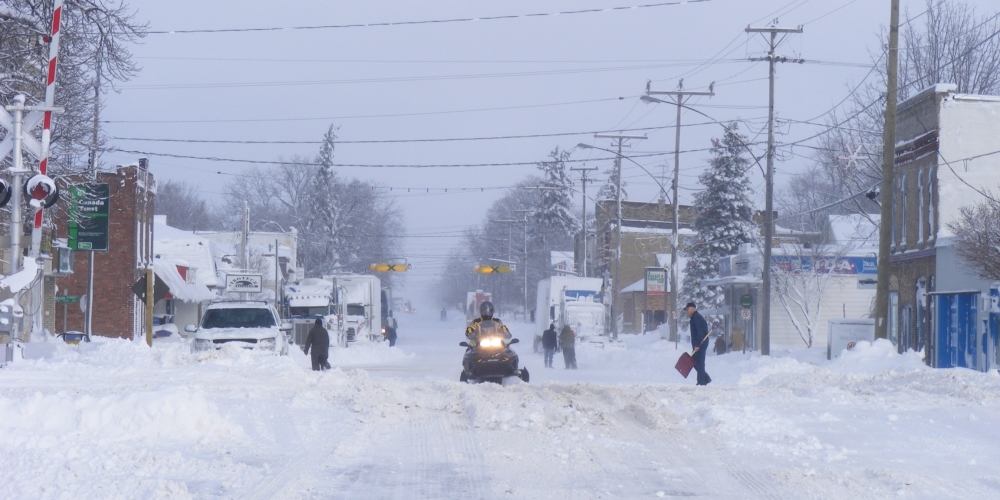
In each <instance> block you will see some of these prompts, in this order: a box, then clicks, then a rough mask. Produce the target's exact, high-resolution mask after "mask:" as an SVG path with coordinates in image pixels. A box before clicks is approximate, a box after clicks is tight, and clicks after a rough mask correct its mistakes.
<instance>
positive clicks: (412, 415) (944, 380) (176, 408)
mask: <svg viewBox="0 0 1000 500" xmlns="http://www.w3.org/2000/svg"><path fill="white" fill-rule="evenodd" d="M454 343H455V342H454V341H453V339H451V338H448V339H447V340H446V341H442V342H441V345H442V346H446V347H441V350H442V351H443V352H445V353H446V354H447V356H448V357H451V356H452V354H453V353H452V352H451V351H450V350H447V349H451V344H454ZM403 345H405V343H404V344H403ZM624 345H625V346H626V348H624V349H616V348H608V347H605V348H600V347H596V346H589V345H581V346H580V347H579V348H578V358H579V364H580V370H576V371H573V370H561V369H559V370H547V371H546V370H545V369H543V368H537V367H536V366H537V365H540V364H541V363H540V357H538V356H535V355H533V354H532V353H530V344H529V345H528V346H527V349H525V346H521V357H522V359H523V360H524V361H525V363H526V364H529V365H530V366H532V370H533V376H534V374H536V373H537V374H538V376H537V377H536V379H543V378H545V376H547V377H549V378H550V380H553V381H548V382H544V381H543V382H533V383H531V384H524V383H520V382H518V381H514V382H512V383H510V384H506V385H504V386H500V385H495V384H478V385H467V384H460V383H458V382H457V381H454V380H452V379H451V378H452V377H451V376H450V375H452V372H455V370H454V366H447V367H445V368H443V369H442V373H443V374H444V375H442V376H438V377H436V378H433V377H430V376H423V377H411V378H405V377H398V376H390V375H386V373H392V372H391V371H385V370H382V369H381V368H384V367H395V368H394V369H398V370H405V369H408V368H407V367H414V366H417V365H419V363H417V361H419V360H421V359H425V358H427V355H423V354H419V351H418V350H416V349H415V350H414V352H416V354H415V353H414V352H407V351H406V350H405V349H399V348H392V349H390V348H388V347H387V346H384V345H381V344H368V345H366V344H359V345H353V346H352V347H351V348H349V349H344V350H338V349H334V350H333V351H332V356H331V362H332V363H333V364H334V365H335V366H336V365H341V366H342V368H338V369H335V370H333V371H331V372H326V373H322V374H321V373H315V372H311V371H309V370H308V366H309V360H308V358H307V357H306V356H305V355H303V354H302V353H301V351H298V350H295V349H293V351H292V355H291V356H286V357H278V356H271V355H266V354H260V353H255V352H252V351H245V350H242V349H236V348H232V349H223V350H221V351H219V352H216V353H199V354H197V355H195V354H191V353H190V351H189V348H188V346H187V345H186V344H185V343H164V344H160V345H157V346H155V347H154V348H153V349H149V348H146V347H145V346H144V345H141V344H136V343H131V342H126V341H117V340H115V341H108V342H104V343H101V344H92V345H90V346H82V347H73V346H64V345H58V346H56V349H57V352H56V353H55V354H54V355H53V356H51V357H49V358H48V359H44V360H28V361H22V362H19V363H16V364H14V365H11V366H9V367H8V368H5V369H3V370H0V422H4V423H5V426H6V428H7V429H8V430H9V431H8V432H7V433H5V438H4V439H2V440H0V469H2V471H3V472H2V473H0V474H2V475H0V481H3V482H4V483H5V484H7V485H8V486H9V488H11V489H10V490H9V491H10V492H11V493H10V494H11V495H12V496H11V497H16V498H267V497H269V496H271V495H277V496H279V497H286V498H331V497H333V498H493V497H505V498H547V497H553V496H555V497H566V496H577V497H581V498H598V497H601V498H607V497H612V498H635V497H656V496H657V494H658V493H659V494H662V495H661V496H666V497H670V496H692V495H701V496H708V497H718V496H735V497H775V498H781V497H787V498H807V497H816V498H830V497H833V498H838V497H839V498H865V497H867V498H882V497H885V496H887V495H896V494H904V495H905V494H913V495H915V496H922V497H934V496H951V495H955V494H964V495H966V496H969V497H977V496H978V497H985V496H990V495H989V493H991V492H992V493H994V494H995V493H997V492H1000V479H998V477H1000V475H998V474H997V473H996V471H995V469H993V468H992V466H991V465H990V464H995V463H996V462H997V460H998V459H1000V452H998V451H997V446H996V444H997V443H998V442H1000V439H998V438H1000V436H998V433H1000V431H998V430H997V429H998V426H997V425H996V424H997V423H998V422H997V419H998V418H997V416H996V415H997V414H998V412H997V411H996V410H997V408H998V406H1000V401H998V394H1000V375H998V374H997V373H996V372H995V371H994V372H990V373H986V374H982V373H976V372H971V371H968V370H933V369H930V368H927V367H926V366H924V365H923V363H922V361H921V360H920V356H919V355H918V354H914V353H908V354H906V355H898V354H896V353H895V352H894V351H893V348H892V346H891V344H889V343H888V342H885V341H879V342H876V343H875V344H873V345H869V344H860V345H859V346H858V347H857V348H856V349H855V350H854V351H851V352H847V353H845V354H844V355H843V356H842V357H841V358H840V359H838V360H835V361H832V362H827V361H826V360H825V359H822V357H821V356H820V355H819V353H818V352H812V351H800V352H795V353H785V354H783V355H781V356H775V357H761V356H756V355H744V354H727V355H724V356H710V357H709V359H708V369H709V373H711V374H712V377H713V378H714V379H715V382H714V383H713V385H712V386H709V387H708V388H698V387H694V386H693V381H691V380H684V379H683V378H681V377H680V376H679V375H677V374H676V372H674V371H673V369H672V366H673V362H674V361H675V360H676V357H677V355H678V353H679V351H677V350H675V349H674V344H672V343H669V342H664V341H661V340H658V339H657V338H654V337H651V336H646V337H641V336H640V337H631V338H626V339H624ZM459 355H460V353H459ZM454 361H455V365H456V366H457V358H456V359H455V360H454ZM557 365H558V360H557ZM356 366H365V367H367V368H366V369H358V368H353V367H356ZM400 367H402V368H400ZM543 375H544V376H543ZM556 379H559V380H562V381H558V380H556ZM573 379H576V380H588V381H589V382H578V381H567V380H573ZM634 380H653V381H654V382H655V383H649V382H642V383H635V382H631V381H634ZM929 450H933V454H928V451H929Z"/></svg>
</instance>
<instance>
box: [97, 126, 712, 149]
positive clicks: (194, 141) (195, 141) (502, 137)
mask: <svg viewBox="0 0 1000 500" xmlns="http://www.w3.org/2000/svg"><path fill="white" fill-rule="evenodd" d="M715 124H716V122H700V123H691V124H683V125H681V126H682V127H695V126H703V125H715ZM675 126H676V125H674V124H671V125H663V126H655V127H641V128H626V129H620V130H622V131H649V130H663V129H669V128H674V127H675ZM614 130H619V129H614ZM601 132H606V130H587V131H582V132H554V133H549V134H520V135H497V136H482V137H446V138H429V139H370V140H338V141H335V142H336V143H337V144H394V143H412V142H460V141H493V140H506V139H532V138H539V137H566V136H576V135H592V134H597V133H601ZM110 139H113V140H118V141H137V142H174V143H191V144H322V143H323V141H318V140H313V141H281V140H217V139H166V138H155V137H111V138H110Z"/></svg>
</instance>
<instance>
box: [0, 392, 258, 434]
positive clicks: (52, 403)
mask: <svg viewBox="0 0 1000 500" xmlns="http://www.w3.org/2000/svg"><path fill="white" fill-rule="evenodd" d="M0 421H2V422H4V425H5V428H7V429H8V430H11V431H14V432H11V433H10V434H9V435H8V436H9V437H8V438H7V439H5V440H2V441H0V443H2V444H0V446H8V447H11V448H50V447H59V446H61V445H62V444H64V443H67V442H73V441H76V440H80V439H82V440H87V441H96V442H98V443H106V442H109V441H141V442H152V441H162V440H167V441H204V440H214V439H235V438H239V437H240V436H242V434H243V430H242V428H240V427H239V426H236V425H233V424H232V423H230V422H228V421H227V420H226V419H224V418H222V417H221V416H220V415H219V412H218V409H217V408H216V407H215V405H213V404H212V403H210V402H209V401H208V399H207V398H206V397H205V394H204V393H203V392H202V391H199V390H191V389H188V388H182V387H163V388H160V389H158V390H152V391H141V392H133V393H128V394H109V395H106V396H101V397H95V396H91V395H82V396H74V395H71V394H69V393H68V391H60V392H58V393H56V394H50V395H42V394H35V395H34V396H31V397H27V398H6V397H0Z"/></svg>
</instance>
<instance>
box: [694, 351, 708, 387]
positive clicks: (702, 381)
mask: <svg viewBox="0 0 1000 500" xmlns="http://www.w3.org/2000/svg"><path fill="white" fill-rule="evenodd" d="M705 354H706V351H705V350H704V349H698V352H696V353H694V355H693V356H691V358H692V359H694V369H695V371H697V372H698V385H708V383H709V382H711V381H712V377H709V376H708V373H707V372H705Z"/></svg>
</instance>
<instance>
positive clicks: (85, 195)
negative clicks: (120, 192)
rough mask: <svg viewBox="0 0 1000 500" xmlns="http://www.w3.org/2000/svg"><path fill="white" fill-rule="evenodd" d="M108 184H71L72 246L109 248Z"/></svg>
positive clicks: (97, 249) (70, 242)
mask: <svg viewBox="0 0 1000 500" xmlns="http://www.w3.org/2000/svg"><path fill="white" fill-rule="evenodd" d="M110 194H111V187H110V186H109V185H108V184H78V185H76V186H71V187H70V188H69V248H70V249H72V250H88V251H92V252H106V251H108V214H109V212H110Z"/></svg>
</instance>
